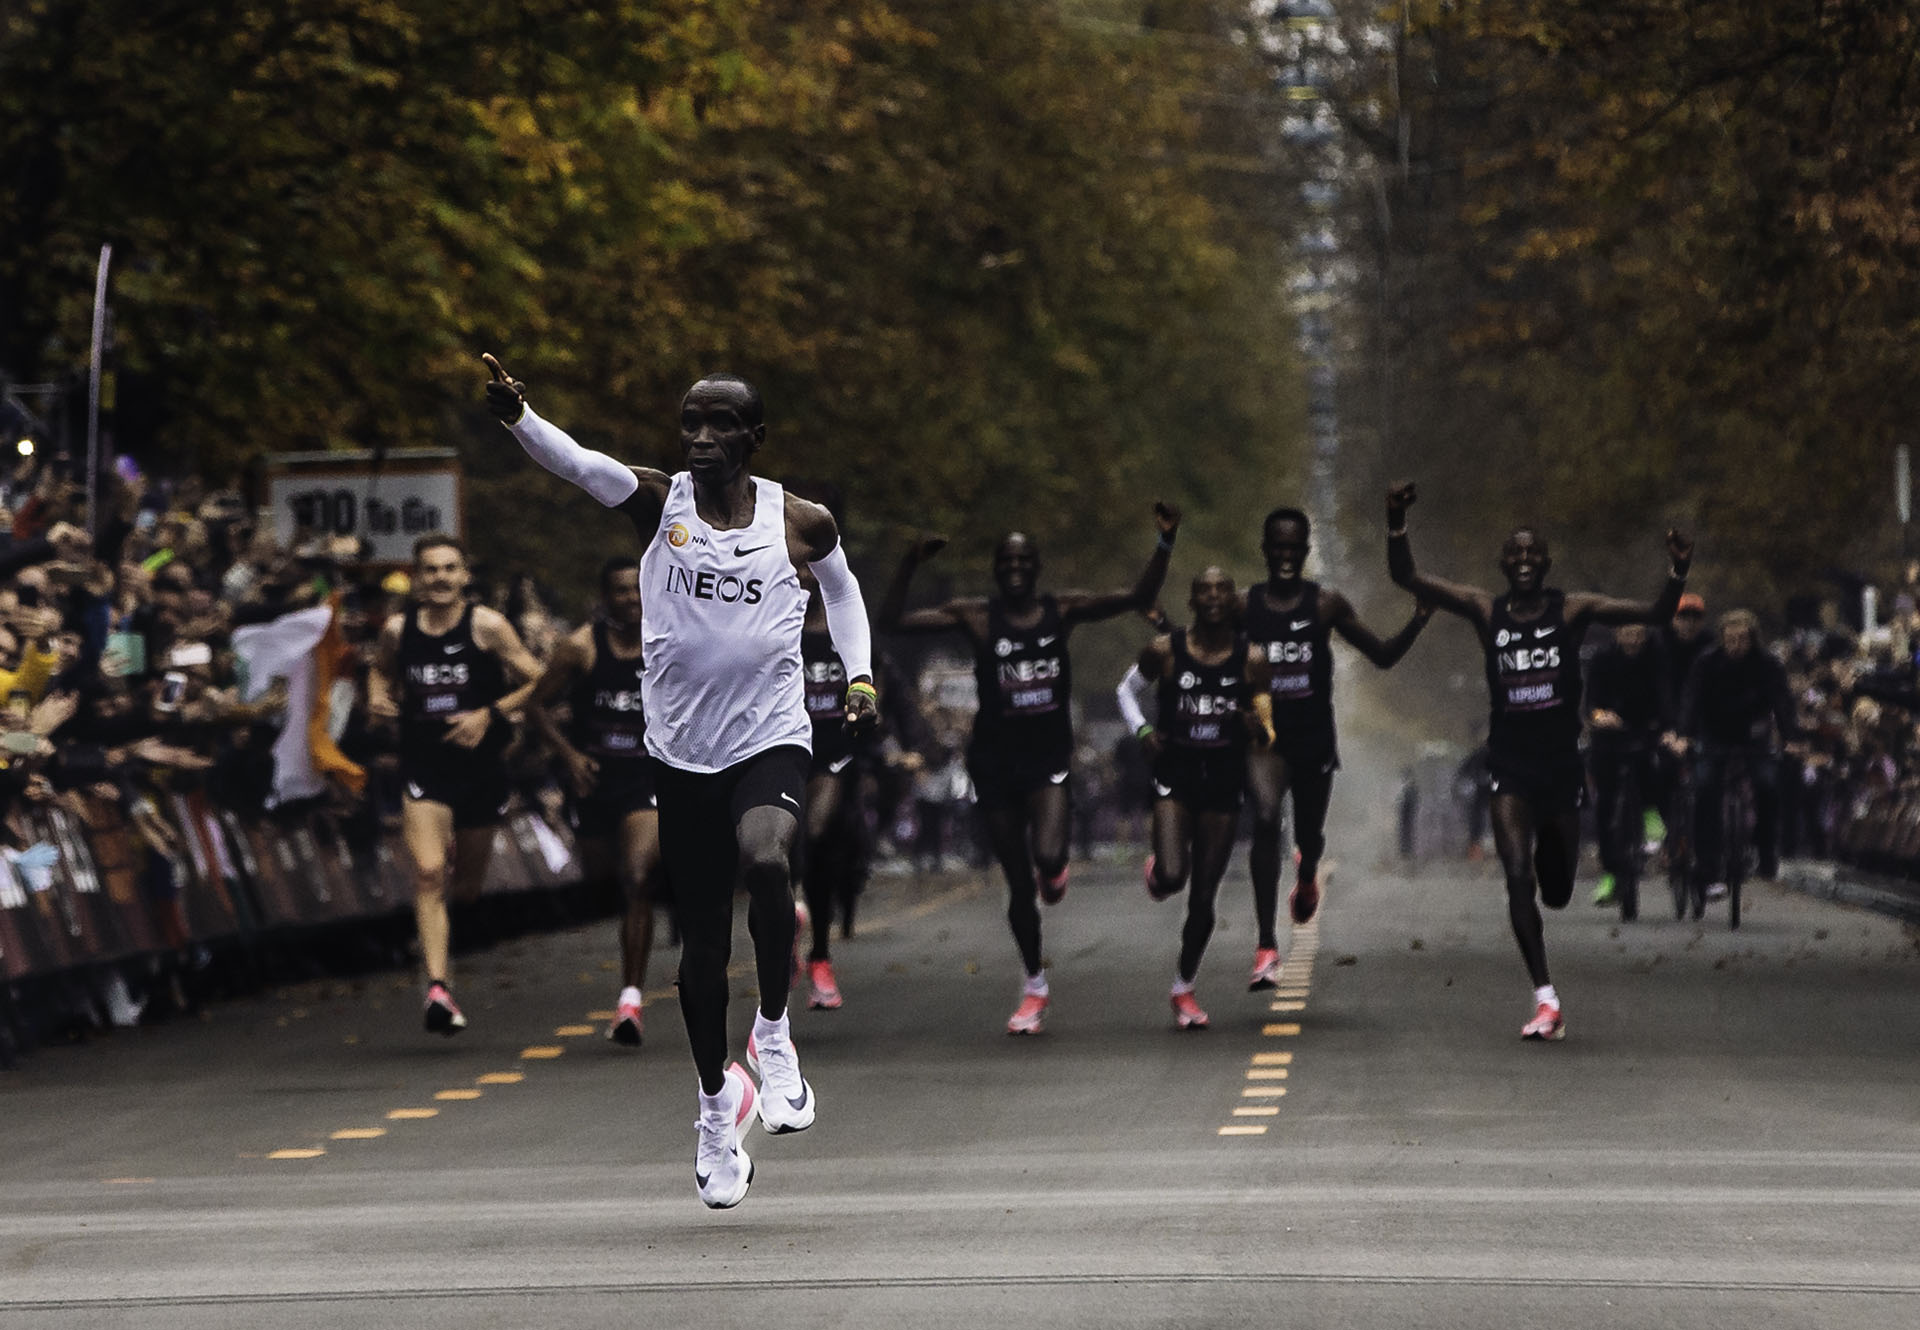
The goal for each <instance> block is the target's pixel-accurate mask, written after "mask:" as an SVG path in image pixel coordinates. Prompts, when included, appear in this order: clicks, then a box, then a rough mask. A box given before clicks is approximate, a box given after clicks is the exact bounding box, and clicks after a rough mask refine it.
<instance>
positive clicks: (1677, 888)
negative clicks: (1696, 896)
mask: <svg viewBox="0 0 1920 1330" xmlns="http://www.w3.org/2000/svg"><path fill="white" fill-rule="evenodd" d="M1673 813H1674V818H1673V825H1672V826H1670V827H1668V828H1667V890H1668V891H1669V892H1671V893H1672V894H1673V917H1674V918H1675V919H1685V918H1686V917H1687V906H1688V904H1689V903H1690V897H1691V893H1690V892H1689V891H1688V889H1687V883H1688V882H1690V881H1691V880H1692V878H1693V843H1692V839H1691V836H1690V834H1689V831H1690V829H1691V827H1692V825H1693V803H1692V801H1691V800H1689V799H1684V798H1683V799H1680V800H1677V801H1676V802H1675V804H1674V808H1673Z"/></svg>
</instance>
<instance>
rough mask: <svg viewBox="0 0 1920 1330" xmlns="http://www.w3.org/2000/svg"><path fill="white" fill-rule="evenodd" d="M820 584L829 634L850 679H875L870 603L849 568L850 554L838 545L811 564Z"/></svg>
mask: <svg viewBox="0 0 1920 1330" xmlns="http://www.w3.org/2000/svg"><path fill="white" fill-rule="evenodd" d="M807 566H808V567H810V568H812V569H813V575H814V577H815V578H816V579H818V581H819V583H820V599H821V600H822V601H823V602H824V603H825V604H826V607H827V632H828V633H830V634H831V635H832V637H833V649H834V650H835V651H837V652H839V653H840V663H841V664H842V665H845V666H846V667H847V678H849V679H860V678H867V679H871V678H872V677H873V631H872V630H871V629H870V628H868V627H867V603H866V602H865V601H864V600H862V599H861V598H860V584H859V583H858V582H856V581H855V580H854V577H853V570H852V569H851V568H849V567H847V552H846V551H845V550H844V549H842V548H841V547H840V546H839V545H838V544H836V545H835V546H834V547H833V551H832V553H830V554H828V555H827V557H826V558H824V559H820V560H818V561H816V562H812V563H809V564H808V565H807Z"/></svg>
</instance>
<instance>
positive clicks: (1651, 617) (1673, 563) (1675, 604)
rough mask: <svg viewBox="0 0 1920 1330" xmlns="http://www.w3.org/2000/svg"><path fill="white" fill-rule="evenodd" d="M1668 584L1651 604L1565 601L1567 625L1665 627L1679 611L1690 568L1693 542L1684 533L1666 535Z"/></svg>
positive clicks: (1611, 599) (1587, 598) (1582, 596)
mask: <svg viewBox="0 0 1920 1330" xmlns="http://www.w3.org/2000/svg"><path fill="white" fill-rule="evenodd" d="M1667 561H1668V566H1667V584H1666V585H1665V586H1664V587H1662V588H1661V589H1660V594H1659V595H1658V596H1656V597H1654V599H1653V601H1652V603H1651V604H1649V603H1648V602H1646V601H1643V600H1622V599H1621V598H1620V597H1618V596H1596V595H1593V594H1592V593H1590V592H1579V593H1576V594H1574V595H1571V596H1568V597H1567V610H1566V613H1567V622H1568V623H1569V624H1577V623H1580V622H1582V621H1584V622H1587V623H1666V622H1668V621H1670V620H1671V619H1672V618H1673V614H1674V611H1675V610H1677V609H1679V608H1680V593H1681V592H1683V591H1685V590H1686V589H1687V571H1688V569H1690V568H1691V567H1692V566H1693V540H1692V539H1691V538H1690V537H1689V536H1688V535H1687V533H1686V532H1684V531H1680V530H1677V529H1676V530H1670V531H1668V532H1667Z"/></svg>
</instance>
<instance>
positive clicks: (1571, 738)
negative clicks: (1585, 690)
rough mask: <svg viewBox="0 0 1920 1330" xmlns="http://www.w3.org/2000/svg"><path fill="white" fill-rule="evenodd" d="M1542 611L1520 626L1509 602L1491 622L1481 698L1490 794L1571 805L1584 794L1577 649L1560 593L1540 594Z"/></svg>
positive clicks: (1498, 605)
mask: <svg viewBox="0 0 1920 1330" xmlns="http://www.w3.org/2000/svg"><path fill="white" fill-rule="evenodd" d="M1541 595H1542V596H1543V597H1544V598H1545V601H1546V609H1545V610H1544V611H1543V612H1542V613H1541V615H1540V617H1539V618H1537V619H1532V620H1529V621H1527V622H1525V623H1522V622H1520V621H1518V620H1516V619H1515V618H1514V617H1513V615H1512V612H1511V611H1510V609H1509V608H1508V602H1509V600H1510V599H1511V598H1510V597H1508V596H1500V597H1497V598H1496V599H1495V600H1494V602H1493V614H1492V617H1491V619H1490V620H1489V625H1488V631H1489V634H1490V637H1489V642H1488V650H1487V695H1488V698H1489V700H1490V701H1491V703H1492V720H1491V724H1490V727H1489V730H1488V737H1487V767H1488V770H1489V771H1490V772H1491V773H1492V776H1493V788H1494V792H1495V793H1496V794H1520V795H1524V796H1525V797H1527V798H1530V799H1538V800H1546V801H1552V802H1556V803H1563V802H1565V801H1568V800H1571V801H1572V802H1573V803H1574V804H1575V806H1578V804H1579V803H1580V802H1581V801H1582V800H1583V799H1584V797H1585V793H1586V773H1585V771H1584V770H1583V768H1582V765H1581V762H1580V643H1579V641H1578V640H1576V639H1575V638H1574V636H1573V635H1572V633H1571V632H1570V631H1569V630H1568V628H1567V620H1566V603H1567V598H1566V595H1565V594H1564V593H1563V592H1559V591H1552V590H1547V591H1543V592H1541Z"/></svg>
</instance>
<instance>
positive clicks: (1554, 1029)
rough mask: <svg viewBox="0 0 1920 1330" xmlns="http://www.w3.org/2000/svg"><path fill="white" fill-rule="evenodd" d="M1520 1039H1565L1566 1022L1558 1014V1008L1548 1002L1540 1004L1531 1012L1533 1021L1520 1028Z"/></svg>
mask: <svg viewBox="0 0 1920 1330" xmlns="http://www.w3.org/2000/svg"><path fill="white" fill-rule="evenodd" d="M1520 1037H1521V1038H1522V1039H1565V1038H1566V1037H1567V1020H1566V1017H1564V1016H1562V1015H1561V1014H1560V1008H1558V1007H1556V1006H1554V1005H1553V1004H1552V1003H1550V1002H1542V1003H1541V1004H1540V1005H1539V1006H1537V1007H1535V1008H1534V1010H1533V1019H1532V1020H1530V1021H1528V1022H1527V1023H1526V1024H1525V1025H1523V1026H1521V1027H1520Z"/></svg>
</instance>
